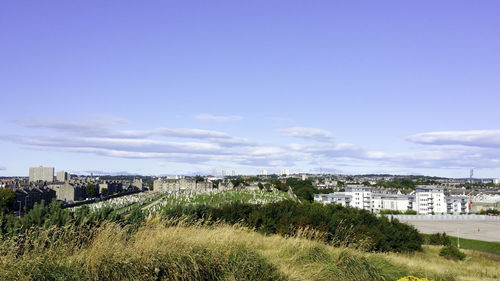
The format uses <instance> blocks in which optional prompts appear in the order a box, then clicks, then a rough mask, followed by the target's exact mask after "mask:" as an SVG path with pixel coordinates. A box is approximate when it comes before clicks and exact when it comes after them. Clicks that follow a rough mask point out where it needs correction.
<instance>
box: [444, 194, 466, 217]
mask: <svg viewBox="0 0 500 281" xmlns="http://www.w3.org/2000/svg"><path fill="white" fill-rule="evenodd" d="M446 210H447V213H448V214H455V215H459V214H468V213H470V198H469V197H468V196H465V195H451V196H446Z"/></svg>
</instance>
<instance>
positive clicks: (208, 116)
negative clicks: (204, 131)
mask: <svg viewBox="0 0 500 281" xmlns="http://www.w3.org/2000/svg"><path fill="white" fill-rule="evenodd" d="M194 117H195V118H196V119H198V120H204V121H215V122H232V121H239V120H243V117H242V116H238V115H212V114H198V115H195V116H194Z"/></svg>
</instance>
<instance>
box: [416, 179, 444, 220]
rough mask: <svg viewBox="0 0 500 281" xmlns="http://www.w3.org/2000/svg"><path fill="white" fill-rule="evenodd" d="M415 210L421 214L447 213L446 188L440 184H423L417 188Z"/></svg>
mask: <svg viewBox="0 0 500 281" xmlns="http://www.w3.org/2000/svg"><path fill="white" fill-rule="evenodd" d="M414 210H415V211H417V213H418V214H421V215H430V214H446V213H447V211H448V210H447V204H446V200H445V198H444V188H443V187H439V186H422V185H419V186H417V187H416V188H415V203H414Z"/></svg>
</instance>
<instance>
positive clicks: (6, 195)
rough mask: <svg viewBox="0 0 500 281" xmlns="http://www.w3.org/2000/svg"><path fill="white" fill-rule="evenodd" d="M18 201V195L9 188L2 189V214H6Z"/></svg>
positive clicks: (0, 204) (0, 196) (0, 193)
mask: <svg viewBox="0 0 500 281" xmlns="http://www.w3.org/2000/svg"><path fill="white" fill-rule="evenodd" d="M15 200H16V193H15V192H14V191H12V190H10V189H8V188H0V213H4V212H6V211H7V210H8V209H9V208H10V207H11V206H12V205H13V204H14V201H15Z"/></svg>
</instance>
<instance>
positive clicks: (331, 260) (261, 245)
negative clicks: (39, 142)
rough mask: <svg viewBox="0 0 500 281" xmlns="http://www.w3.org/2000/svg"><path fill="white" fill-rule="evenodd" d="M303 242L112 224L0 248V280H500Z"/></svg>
mask: <svg viewBox="0 0 500 281" xmlns="http://www.w3.org/2000/svg"><path fill="white" fill-rule="evenodd" d="M309 231H313V230H309ZM310 234H314V233H309V232H307V231H304V232H303V233H301V234H300V235H298V236H296V237H282V236H279V235H262V234H259V233H257V232H254V231H252V230H250V229H247V228H245V227H241V226H238V225H236V226H229V225H224V224H211V225H204V224H203V223H201V222H200V223H194V224H191V223H185V222H184V221H182V220H161V219H159V218H158V217H152V218H149V219H148V220H147V221H146V222H145V224H143V225H142V226H140V227H139V228H138V229H135V230H134V229H131V228H128V227H123V226H122V225H119V224H115V223H105V224H102V225H100V226H96V227H92V228H88V227H86V226H80V227H76V226H75V227H70V226H68V227H62V228H58V227H52V228H49V229H41V230H37V229H32V230H30V231H28V232H27V233H26V234H25V235H23V236H22V237H13V238H10V239H7V240H5V241H4V242H3V243H0V253H1V255H0V280H16V281H17V280H89V281H90V280H99V281H101V280H151V281H153V280H214V281H215V280H231V281H234V280H283V281H285V280H294V281H323V280H325V281H326V280H340V281H357V280H359V281H368V280H380V281H387V280H398V279H399V278H401V277H404V276H408V275H414V276H418V277H426V278H428V279H429V280H434V281H470V280H496V279H495V278H498V276H500V271H499V270H500V261H498V260H495V259H491V258H487V257H484V256H481V255H479V254H478V253H477V252H472V251H471V252H470V253H469V252H467V260H466V261H451V260H447V259H445V258H442V257H439V255H438V253H439V250H440V249H441V247H439V246H425V247H424V249H423V251H422V252H417V253H411V254H404V253H400V254H396V253H366V252H362V251H358V250H355V249H349V248H335V247H332V246H329V245H327V244H325V243H323V242H321V241H312V240H310V239H306V238H307V237H310V236H311V235H310ZM313 236H314V235H313ZM20 238H22V239H20ZM465 251H467V250H465Z"/></svg>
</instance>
